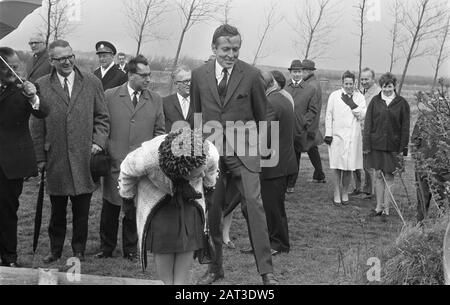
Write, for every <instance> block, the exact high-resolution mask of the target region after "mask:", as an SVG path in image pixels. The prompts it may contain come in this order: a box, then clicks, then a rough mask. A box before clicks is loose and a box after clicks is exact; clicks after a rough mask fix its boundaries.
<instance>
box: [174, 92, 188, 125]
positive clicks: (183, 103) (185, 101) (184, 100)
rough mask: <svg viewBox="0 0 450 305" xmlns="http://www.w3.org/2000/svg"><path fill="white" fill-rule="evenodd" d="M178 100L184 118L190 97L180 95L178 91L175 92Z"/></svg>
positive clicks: (186, 114)
mask: <svg viewBox="0 0 450 305" xmlns="http://www.w3.org/2000/svg"><path fill="white" fill-rule="evenodd" d="M177 96H178V101H179V102H180V106H181V110H182V111H183V117H184V119H186V118H187V116H188V113H189V105H190V104H191V101H190V97H189V96H188V97H186V98H184V97H182V96H181V95H180V94H179V93H177Z"/></svg>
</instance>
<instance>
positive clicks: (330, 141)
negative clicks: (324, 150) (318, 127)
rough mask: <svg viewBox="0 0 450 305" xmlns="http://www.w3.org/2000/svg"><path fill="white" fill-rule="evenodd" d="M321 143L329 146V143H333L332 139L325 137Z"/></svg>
mask: <svg viewBox="0 0 450 305" xmlns="http://www.w3.org/2000/svg"><path fill="white" fill-rule="evenodd" d="M323 141H324V142H325V144H327V145H331V143H333V137H325V139H324V140H323Z"/></svg>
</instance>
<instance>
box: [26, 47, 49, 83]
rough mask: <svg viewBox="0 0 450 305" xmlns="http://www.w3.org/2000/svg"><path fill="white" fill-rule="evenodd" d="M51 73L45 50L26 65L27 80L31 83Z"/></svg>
mask: <svg viewBox="0 0 450 305" xmlns="http://www.w3.org/2000/svg"><path fill="white" fill-rule="evenodd" d="M51 72H52V66H51V64H50V61H49V56H48V51H47V50H44V51H42V52H40V53H38V54H36V55H35V56H33V57H32V58H31V59H30V61H29V62H28V64H27V79H28V80H29V81H30V82H32V83H34V82H36V81H37V80H38V79H39V78H40V77H42V76H45V75H47V74H50V73H51Z"/></svg>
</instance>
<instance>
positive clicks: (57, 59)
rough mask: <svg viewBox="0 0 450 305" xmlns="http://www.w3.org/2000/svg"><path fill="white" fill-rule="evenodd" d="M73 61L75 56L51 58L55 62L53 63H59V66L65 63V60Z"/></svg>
mask: <svg viewBox="0 0 450 305" xmlns="http://www.w3.org/2000/svg"><path fill="white" fill-rule="evenodd" d="M74 59H75V55H69V56H65V57H59V58H55V57H52V60H55V61H57V62H59V63H60V64H63V63H65V62H66V60H68V61H70V62H72V61H73V60H74Z"/></svg>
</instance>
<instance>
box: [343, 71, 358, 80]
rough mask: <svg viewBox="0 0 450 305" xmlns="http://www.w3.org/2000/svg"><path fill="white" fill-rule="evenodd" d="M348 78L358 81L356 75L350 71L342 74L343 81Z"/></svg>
mask: <svg viewBox="0 0 450 305" xmlns="http://www.w3.org/2000/svg"><path fill="white" fill-rule="evenodd" d="M346 78H351V79H353V81H355V80H356V76H355V74H354V73H352V72H350V71H345V72H344V74H342V81H344V79H346Z"/></svg>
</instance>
